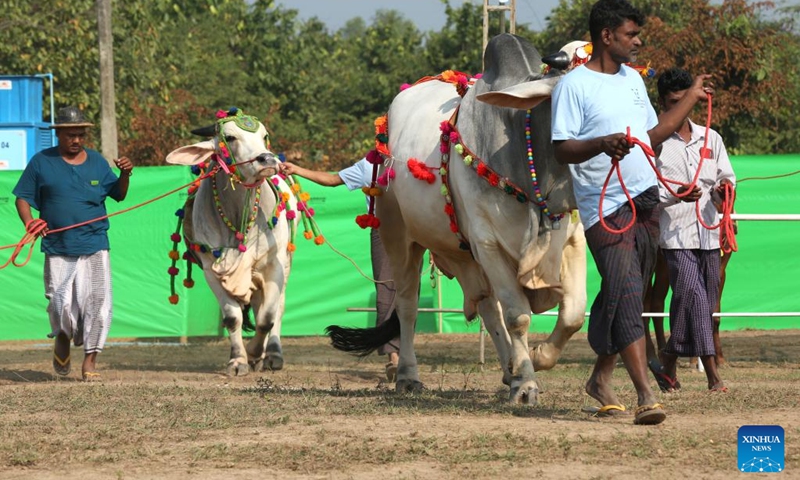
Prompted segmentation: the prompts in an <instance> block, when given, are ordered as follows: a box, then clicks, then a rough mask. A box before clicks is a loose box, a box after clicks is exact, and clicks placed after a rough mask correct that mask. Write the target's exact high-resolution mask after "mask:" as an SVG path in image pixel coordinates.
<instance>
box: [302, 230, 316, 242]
mask: <svg viewBox="0 0 800 480" xmlns="http://www.w3.org/2000/svg"><path fill="white" fill-rule="evenodd" d="M303 237H305V239H306V240H311V239H312V238H313V237H314V233H313V232H311V230H306V231H305V232H303Z"/></svg>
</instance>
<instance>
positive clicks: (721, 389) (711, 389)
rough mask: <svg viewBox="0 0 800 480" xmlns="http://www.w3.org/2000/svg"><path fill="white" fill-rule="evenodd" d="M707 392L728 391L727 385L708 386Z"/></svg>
mask: <svg viewBox="0 0 800 480" xmlns="http://www.w3.org/2000/svg"><path fill="white" fill-rule="evenodd" d="M708 392H709V393H728V387H726V386H724V385H723V386H722V387H713V388H709V389H708Z"/></svg>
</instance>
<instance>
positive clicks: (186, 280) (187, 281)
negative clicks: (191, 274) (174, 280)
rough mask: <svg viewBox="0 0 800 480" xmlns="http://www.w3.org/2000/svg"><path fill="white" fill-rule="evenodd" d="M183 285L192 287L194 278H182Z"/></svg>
mask: <svg viewBox="0 0 800 480" xmlns="http://www.w3.org/2000/svg"><path fill="white" fill-rule="evenodd" d="M183 286H184V287H186V288H192V287H194V280H192V279H191V278H186V279H184V280H183Z"/></svg>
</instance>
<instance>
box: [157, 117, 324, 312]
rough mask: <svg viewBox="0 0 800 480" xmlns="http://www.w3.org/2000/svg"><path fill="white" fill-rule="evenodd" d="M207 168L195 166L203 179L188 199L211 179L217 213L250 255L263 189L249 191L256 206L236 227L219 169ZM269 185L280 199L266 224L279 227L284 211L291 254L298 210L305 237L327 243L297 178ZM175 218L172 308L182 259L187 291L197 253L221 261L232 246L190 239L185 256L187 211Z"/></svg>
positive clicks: (191, 188)
mask: <svg viewBox="0 0 800 480" xmlns="http://www.w3.org/2000/svg"><path fill="white" fill-rule="evenodd" d="M223 113H224V112H223ZM207 168H208V163H205V162H204V163H202V164H199V165H195V166H193V167H192V173H194V174H195V175H200V178H198V179H197V181H195V182H194V183H192V185H190V186H189V188H188V193H189V198H188V199H187V202H189V201H192V200H193V199H194V197H195V194H196V192H197V189H198V188H199V186H200V182H201V181H203V180H204V179H206V178H208V177H209V176H211V178H212V180H211V181H212V191H213V195H214V204H215V207H216V208H217V212H218V213H219V215H220V218H221V219H222V221H223V223H224V224H225V225H226V226H227V227H228V229H229V230H231V231H232V232H233V234H234V238H235V239H236V241H237V242H238V245H237V247H236V248H237V250H238V251H240V252H246V251H247V246H246V242H247V234H248V233H249V232H250V230H251V229H252V228H253V226H254V225H255V223H256V220H257V218H258V212H259V210H260V199H261V188H255V189H254V190H255V193H253V194H251V193H250V192H251V191H252V190H251V189H248V190H247V194H246V195H247V197H248V200H249V199H250V198H251V196H252V200H253V207H251V208H250V209H249V212H247V211H245V213H247V215H246V216H245V215H243V218H246V223H244V225H243V227H242V228H241V229H240V228H236V227H235V226H234V225H233V222H231V221H230V219H229V218H228V217H227V215H226V214H225V212H224V210H223V209H222V203H221V201H220V198H219V192H218V190H217V186H216V178H215V175H214V174H215V173H216V171H217V168H218V167H215V169H214V170H212V171H211V172H209V173H208V174H207V173H206V169H207ZM281 179H282V180H284V182H286V184H288V185H289V188H290V190H291V191H290V192H285V191H281V189H280V184H281V182H280V180H281ZM266 183H267V184H268V185H269V186H270V188H271V189H272V192H273V194H274V195H275V199H276V205H275V209H274V211H273V212H272V217H271V218H270V219H269V221H267V222H266V225H267V227H268V228H270V229H272V228H273V227H274V226H275V225H277V224H278V221H279V217H280V215H281V212H284V214H285V215H286V219H287V220H288V224H289V228H290V235H289V239H290V240H289V243H288V245H287V247H286V250H287V252H289V253H293V252H294V251H295V250H296V249H297V246H296V245H295V243H294V237H295V233H296V228H295V219H297V216H298V213H297V212H298V211H299V212H300V218H301V219H302V222H303V229H304V232H303V237H304V238H305V239H307V240H311V239H313V240H314V244H315V245H322V244H324V243H325V237H323V236H322V235H321V234H320V232H319V229H318V227H317V225H316V223H315V222H314V221H313V220H312V217H313V216H314V209H313V208H311V207H309V206H308V202H309V200H310V198H311V197H310V195H309V194H308V193H307V192H304V191H302V189H301V187H300V184H299V183H298V182H297V181H296V180H295V179H294V177H287V176H285V175H283V174H279V175H278V176H275V177H272V179H271V181H269V182H266ZM293 196H294V197H295V198H297V200H298V201H297V209H296V210H294V209H292V206H291V202H290V200H291V199H292V197H293ZM245 205H249V201H246V202H245ZM175 216H176V217H178V225H177V227H176V230H175V233H172V234H171V235H170V240H171V241H172V249H171V250H170V251H169V253H168V257H169V259H170V260H171V265H170V267H169V268H168V269H167V273H168V274H169V276H170V296H169V298H168V300H169V303H171V304H172V305H177V304H178V301H179V299H180V297H179V296H178V294H177V293H176V291H175V278H176V277H177V276H178V274H179V273H180V269H179V268H178V266H177V263H178V261H179V260H180V259H183V260H185V261H186V278H185V279H184V280H183V286H184V287H185V288H192V287H194V283H195V282H194V280H192V278H191V276H192V263H198V264H199V260H198V259H197V257H196V256H195V253H193V252H197V253H209V252H210V253H211V255H212V256H213V257H214V258H215V259H219V258H220V257H221V256H222V251H223V249H225V248H228V247H217V248H214V247H210V246H207V245H201V244H194V243H190V242H188V240H187V241H186V242H185V243H186V249H187V250H186V251H185V252H184V253H183V255H182V256H181V255H180V253H179V251H178V250H179V243H180V242H181V241H182V240H183V237H182V236H181V229H182V227H183V220H184V216H185V210H184V208H180V209H178V210H177V211H176V212H175Z"/></svg>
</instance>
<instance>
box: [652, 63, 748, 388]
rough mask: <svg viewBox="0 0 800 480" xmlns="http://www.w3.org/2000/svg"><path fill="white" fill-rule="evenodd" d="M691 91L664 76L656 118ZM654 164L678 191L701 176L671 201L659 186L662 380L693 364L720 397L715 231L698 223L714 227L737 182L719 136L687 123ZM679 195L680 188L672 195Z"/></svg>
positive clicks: (687, 81)
mask: <svg viewBox="0 0 800 480" xmlns="http://www.w3.org/2000/svg"><path fill="white" fill-rule="evenodd" d="M691 86H692V77H691V75H690V74H689V73H688V72H686V71H684V70H680V69H677V68H674V69H670V70H667V71H665V72H664V73H663V74H662V75H661V77H660V78H659V79H658V102H659V105H660V106H661V108H662V110H663V112H665V113H666V112H669V111H670V109H672V108H674V107H675V105H677V104H678V102H679V101H680V100H681V98H683V96H684V95H685V94H686V92H687V91H688V89H689V88H690V87H691ZM706 144H707V145H706ZM704 145H706V147H705V149H704ZM656 164H657V166H658V168H659V170H660V172H661V175H662V176H663V177H665V178H667V179H670V180H675V181H679V182H682V183H684V185H687V184H691V183H692V180H693V179H694V177H695V173H696V172H697V169H698V168H700V174H699V176H698V178H697V184H696V185H695V186H694V188H693V190H692V192H691V193H690V194H689V195H687V196H686V197H684V198H677V197H675V196H674V195H672V193H670V192H669V191H668V190H667V189H666V188H665V187H664V186H663V185H661V186H660V189H659V190H660V198H661V203H662V206H663V209H662V211H661V218H660V222H659V226H660V230H661V233H660V240H659V245H660V247H661V249H662V251H663V253H664V258H665V259H666V262H667V268H668V269H669V282H670V286H671V287H672V301H671V303H670V307H669V326H670V338H669V341H668V342H667V345H666V348H665V349H664V354H663V360H664V367H663V368H664V373H666V374H667V375H669V376H670V377H671V379H672V380H673V383H674V381H675V380H677V378H676V368H675V366H676V362H677V359H678V357H700V360H701V361H702V362H703V366H704V367H705V371H706V376H707V377H708V388H709V390H711V391H727V388H726V387H725V385H724V383H723V382H722V379H721V378H720V377H719V371H718V370H717V362H716V357H715V353H716V352H715V348H714V339H713V320H712V314H713V312H714V310H715V308H716V304H717V302H718V301H719V290H720V229H713V230H711V229H708V228H706V227H705V226H703V223H705V225H707V226H714V225H717V224H718V222H719V221H718V220H717V217H718V213H719V209H720V204H721V202H722V200H723V198H724V195H725V191H726V187H725V185H726V184H727V185H730V186H733V185H734V183H735V181H736V177H735V176H734V173H733V169H732V168H731V162H730V160H729V158H728V153H727V152H726V151H725V145H724V144H723V142H722V138H721V137H720V136H719V134H718V133H717V132H715V131H714V130H711V129H709V130H708V137H707V138H706V133H705V129H704V127H702V126H699V125H697V124H695V123H694V122H692V121H691V120H689V118H688V117H687V118H685V119H684V120H683V122H682V123H681V125H680V127H679V128H678V129H677V130H676V131H675V132H674V133H673V134H672V135H670V137H669V138H667V139H666V140H665V141H664V142H663V143H662V145H661V153H660V154H659V156H658V158H657V160H656ZM686 189H687V187H686V186H682V187H681V188H680V189H678V190H677V193H682V192H683V191H685V190H686ZM681 200H683V201H681ZM695 202H697V203H698V205H695ZM698 214H699V215H700V216H701V217H702V223H701V221H700V219H699V218H698Z"/></svg>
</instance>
